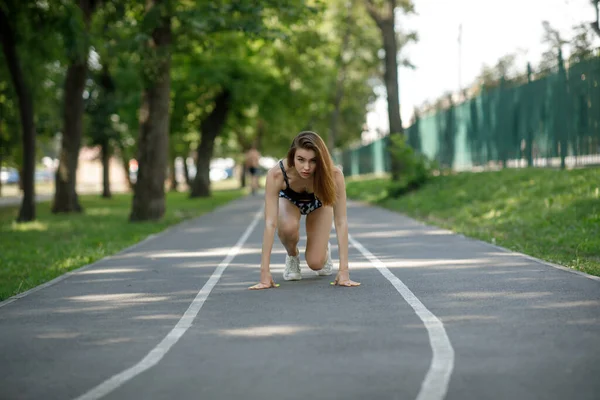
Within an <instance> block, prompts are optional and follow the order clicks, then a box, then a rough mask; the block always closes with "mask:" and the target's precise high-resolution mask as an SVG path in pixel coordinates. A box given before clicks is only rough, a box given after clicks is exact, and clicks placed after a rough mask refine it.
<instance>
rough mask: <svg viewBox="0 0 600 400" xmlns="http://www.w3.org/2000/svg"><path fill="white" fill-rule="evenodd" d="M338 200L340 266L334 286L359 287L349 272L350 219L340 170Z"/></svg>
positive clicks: (335, 211) (336, 173) (337, 173)
mask: <svg viewBox="0 0 600 400" xmlns="http://www.w3.org/2000/svg"><path fill="white" fill-rule="evenodd" d="M334 178H335V184H336V193H337V195H336V196H337V198H336V201H335V204H334V205H333V221H334V224H335V233H336V236H337V242H338V253H339V258H340V264H339V269H338V274H337V276H336V278H335V282H334V284H336V285H340V286H358V285H360V283H358V282H354V281H351V280H350V272H349V271H348V217H347V214H346V182H345V180H344V174H343V172H342V171H341V170H340V169H339V168H335V170H334Z"/></svg>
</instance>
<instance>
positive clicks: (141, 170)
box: [129, 0, 173, 221]
mask: <svg viewBox="0 0 600 400" xmlns="http://www.w3.org/2000/svg"><path fill="white" fill-rule="evenodd" d="M172 15H173V9H172V4H171V1H170V0H148V1H147V3H146V15H145V18H144V19H145V25H146V26H150V27H151V28H150V29H151V32H150V35H149V38H148V40H147V41H146V45H145V48H144V51H143V57H144V61H143V67H142V74H143V82H144V89H143V93H142V105H141V108H140V116H139V118H140V128H139V129H140V131H139V139H138V172H137V181H136V184H135V186H134V195H133V203H132V208H131V214H130V216H129V219H130V220H131V221H146V220H157V219H160V218H162V216H163V215H164V213H165V176H166V171H167V160H168V151H169V105H170V91H171V41H172V32H171V20H172Z"/></svg>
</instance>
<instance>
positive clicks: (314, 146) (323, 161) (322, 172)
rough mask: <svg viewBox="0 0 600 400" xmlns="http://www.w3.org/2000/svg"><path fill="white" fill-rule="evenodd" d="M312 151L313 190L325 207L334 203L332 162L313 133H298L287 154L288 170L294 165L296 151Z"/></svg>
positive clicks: (327, 151) (325, 147)
mask: <svg viewBox="0 0 600 400" xmlns="http://www.w3.org/2000/svg"><path fill="white" fill-rule="evenodd" d="M299 148H302V149H305V150H312V151H314V152H315V158H316V162H317V168H316V170H315V174H314V190H315V195H316V196H317V198H318V199H319V200H320V201H321V203H323V205H325V206H331V205H333V204H334V203H335V198H336V191H335V180H334V178H333V168H334V166H333V161H332V160H331V155H330V154H329V150H327V146H326V145H325V142H323V139H321V137H320V136H319V135H317V134H316V133H315V132H311V131H304V132H300V133H299V134H298V135H297V136H296V137H295V138H294V140H293V142H292V145H291V147H290V149H289V151H288V154H287V165H288V168H290V167H292V166H294V165H295V163H294V157H295V156H296V149H299Z"/></svg>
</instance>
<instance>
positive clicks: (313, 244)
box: [305, 206, 333, 271]
mask: <svg viewBox="0 0 600 400" xmlns="http://www.w3.org/2000/svg"><path fill="white" fill-rule="evenodd" d="M332 222H333V208H332V207H329V206H328V207H325V206H323V207H320V208H317V209H316V210H315V211H312V212H311V213H310V214H308V215H307V216H306V253H305V258H306V263H307V264H308V267H309V268H310V269H312V270H313V271H318V270H320V269H321V268H323V265H325V261H327V244H328V243H329V234H330V233H331V223H332Z"/></svg>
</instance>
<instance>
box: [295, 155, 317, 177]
mask: <svg viewBox="0 0 600 400" xmlns="http://www.w3.org/2000/svg"><path fill="white" fill-rule="evenodd" d="M294 168H296V171H297V172H298V175H300V177H301V178H304V179H309V178H310V177H311V176H313V174H314V173H315V170H316V169H317V158H316V155H315V152H314V150H307V149H296V155H295V156H294Z"/></svg>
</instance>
